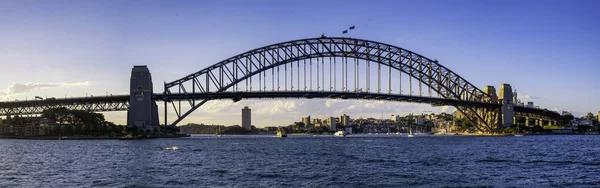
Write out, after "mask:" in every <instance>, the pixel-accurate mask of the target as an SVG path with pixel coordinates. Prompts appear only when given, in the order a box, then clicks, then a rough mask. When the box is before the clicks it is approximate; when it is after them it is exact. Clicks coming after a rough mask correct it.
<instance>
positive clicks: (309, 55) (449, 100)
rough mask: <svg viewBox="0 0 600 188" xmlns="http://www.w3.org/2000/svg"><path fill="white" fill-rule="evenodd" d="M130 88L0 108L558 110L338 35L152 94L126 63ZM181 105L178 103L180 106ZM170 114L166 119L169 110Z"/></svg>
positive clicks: (482, 122) (533, 115)
mask: <svg viewBox="0 0 600 188" xmlns="http://www.w3.org/2000/svg"><path fill="white" fill-rule="evenodd" d="M130 88H131V91H130V95H119V96H101V97H80V98H65V99H59V98H56V99H54V98H52V99H46V100H33V101H12V102H0V115H6V116H12V115H26V114H33V115H35V114H41V112H43V111H44V110H45V109H49V108H56V107H66V108H69V109H78V110H86V111H98V112H102V111H128V125H136V126H138V127H146V128H151V127H157V126H159V124H161V122H159V120H158V111H162V110H159V109H158V107H157V105H156V103H157V102H163V103H164V119H163V120H164V122H162V125H165V126H175V125H177V124H178V123H179V122H181V121H182V120H183V119H184V118H186V117H187V116H189V115H190V114H191V113H192V112H194V111H195V110H196V109H198V108H199V107H200V106H202V105H203V104H205V103H206V102H208V101H210V100H218V99H232V100H234V101H239V100H242V99H252V98H257V99H271V98H306V99H312V98H336V99H358V100H386V101H390V102H392V101H398V102H414V103H426V104H431V105H433V106H446V105H447V106H454V107H456V109H457V110H458V111H460V112H461V113H462V114H463V115H464V116H465V117H466V118H467V119H468V120H469V121H470V122H471V123H472V124H473V125H475V127H476V128H477V129H478V130H479V131H481V132H492V133H493V132H496V131H497V130H498V129H500V128H502V127H504V126H512V125H513V124H515V122H514V121H515V118H514V117H515V116H522V117H526V118H527V120H526V122H525V124H529V121H530V120H529V119H534V120H535V122H536V123H535V124H536V125H538V124H539V125H541V124H542V121H546V122H548V124H552V123H553V122H555V121H556V120H557V119H558V118H559V117H560V115H559V114H558V113H557V112H554V111H549V110H545V109H539V108H534V107H526V106H522V105H518V104H517V101H514V98H513V92H512V88H511V86H510V85H509V84H502V85H501V86H500V87H499V89H498V92H497V91H496V88H495V87H494V86H485V87H483V89H480V88H479V87H477V86H475V85H473V84H472V83H471V82H469V81H467V79H465V78H463V77H461V76H460V75H458V74H457V73H456V72H453V71H452V70H450V69H449V68H446V67H445V66H443V65H441V64H440V63H439V62H438V61H437V60H435V59H430V58H427V57H425V56H423V55H420V54H417V53H415V52H412V51H410V50H407V49H403V48H400V47H397V46H393V45H389V44H385V43H381V42H376V41H369V40H362V39H355V38H339V37H324V36H322V37H319V38H309V39H300V40H293V41H287V42H282V43H277V44H272V45H268V46H264V47H260V48H256V49H253V50H250V51H247V52H244V53H241V54H238V55H236V56H233V57H230V58H228V59H225V60H223V61H221V62H218V63H215V64H213V65H211V66H209V67H206V68H204V69H202V70H200V71H197V72H194V73H192V74H189V75H187V76H185V77H182V78H181V79H178V80H175V81H172V82H168V83H165V84H164V88H163V92H162V93H160V92H158V93H155V92H154V88H152V78H151V74H150V72H149V70H148V68H147V67H146V66H135V67H134V68H133V70H132V77H131V84H130ZM182 105H183V108H182ZM169 108H170V109H172V110H171V112H173V111H174V113H175V114H176V118H175V119H174V120H172V121H169V119H168V118H167V114H168V111H169V110H168V109H169Z"/></svg>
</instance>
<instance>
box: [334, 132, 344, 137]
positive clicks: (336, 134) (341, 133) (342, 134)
mask: <svg viewBox="0 0 600 188" xmlns="http://www.w3.org/2000/svg"><path fill="white" fill-rule="evenodd" d="M333 135H334V136H346V132H344V131H338V132H335V134H333Z"/></svg>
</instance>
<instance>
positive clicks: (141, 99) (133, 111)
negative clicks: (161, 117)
mask: <svg viewBox="0 0 600 188" xmlns="http://www.w3.org/2000/svg"><path fill="white" fill-rule="evenodd" d="M153 94H154V92H153V87H152V75H151V74H150V70H148V67H146V66H145V65H143V66H134V67H133V69H132V70H131V82H130V96H129V110H128V111H127V126H129V127H133V126H136V127H137V128H138V129H139V130H143V131H158V130H159V127H158V125H159V122H158V107H157V106H156V102H155V101H154V99H153Z"/></svg>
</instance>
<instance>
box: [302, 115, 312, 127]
mask: <svg viewBox="0 0 600 188" xmlns="http://www.w3.org/2000/svg"><path fill="white" fill-rule="evenodd" d="M302 123H304V126H307V127H308V126H309V125H310V124H311V123H312V122H310V116H306V117H302Z"/></svg>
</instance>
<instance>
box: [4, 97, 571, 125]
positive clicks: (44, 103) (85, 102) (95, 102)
mask: <svg viewBox="0 0 600 188" xmlns="http://www.w3.org/2000/svg"><path fill="white" fill-rule="evenodd" d="M270 98H271V99H274V98H306V99H311V98H333V99H359V100H387V101H400V102H414V103H427V104H431V105H433V106H444V105H450V106H455V105H459V106H474V107H488V108H499V107H500V106H501V105H500V104H492V103H481V102H472V101H463V100H456V99H442V98H435V97H423V96H409V95H398V94H386V93H359V92H329V91H326V92H322V91H320V92H318V91H299V92H296V91H294V92H277V91H272V92H264V91H261V92H222V93H195V94H168V95H165V94H160V93H156V94H154V95H153V99H154V100H155V101H182V100H188V99H197V100H203V99H213V100H218V99H232V100H234V101H239V100H242V99H270ZM129 100H130V96H129V95H111V96H95V97H75V98H57V99H46V100H28V101H8V102H0V115H35V114H41V113H42V112H43V111H44V110H45V109H49V108H58V107H65V108H68V109H73V110H85V111H95V112H106V111H126V110H127V109H128V108H129ZM514 110H515V112H516V114H519V115H522V116H543V117H548V118H552V119H556V118H558V117H560V115H559V114H558V113H557V112H554V111H549V110H545V109H538V108H531V107H525V106H515V107H514Z"/></svg>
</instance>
